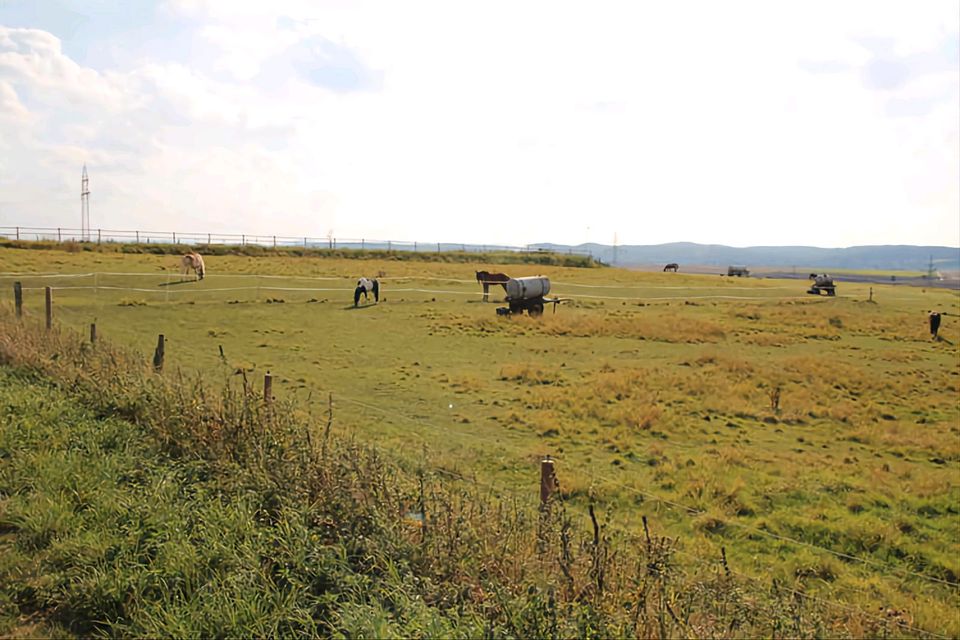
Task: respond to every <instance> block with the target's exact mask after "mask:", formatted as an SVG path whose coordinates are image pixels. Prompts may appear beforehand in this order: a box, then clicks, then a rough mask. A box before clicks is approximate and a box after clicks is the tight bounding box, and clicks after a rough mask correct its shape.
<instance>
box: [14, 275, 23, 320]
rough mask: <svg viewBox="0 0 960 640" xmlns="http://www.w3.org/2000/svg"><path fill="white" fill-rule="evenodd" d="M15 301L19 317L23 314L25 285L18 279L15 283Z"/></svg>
mask: <svg viewBox="0 0 960 640" xmlns="http://www.w3.org/2000/svg"><path fill="white" fill-rule="evenodd" d="M13 303H14V304H15V305H16V307H17V318H20V317H22V316H23V285H22V284H20V281H19V280H17V281H16V282H14V283H13Z"/></svg>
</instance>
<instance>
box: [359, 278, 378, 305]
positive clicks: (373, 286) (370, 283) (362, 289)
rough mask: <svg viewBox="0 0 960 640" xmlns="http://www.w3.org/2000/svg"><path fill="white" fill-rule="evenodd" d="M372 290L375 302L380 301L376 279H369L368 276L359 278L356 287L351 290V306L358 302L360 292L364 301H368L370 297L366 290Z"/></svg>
mask: <svg viewBox="0 0 960 640" xmlns="http://www.w3.org/2000/svg"><path fill="white" fill-rule="evenodd" d="M370 291H372V292H373V299H374V301H375V302H380V282H378V281H377V280H376V279H374V280H370V279H368V278H360V279H359V280H357V288H356V289H354V291H353V306H357V305H358V304H360V294H361V293H362V294H363V299H364V301H365V302H366V301H369V300H370V297H369V296H368V295H367V293H368V292H370Z"/></svg>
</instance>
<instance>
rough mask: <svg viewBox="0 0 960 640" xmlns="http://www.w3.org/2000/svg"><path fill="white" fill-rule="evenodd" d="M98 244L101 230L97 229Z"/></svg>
mask: <svg viewBox="0 0 960 640" xmlns="http://www.w3.org/2000/svg"><path fill="white" fill-rule="evenodd" d="M97 244H100V229H97Z"/></svg>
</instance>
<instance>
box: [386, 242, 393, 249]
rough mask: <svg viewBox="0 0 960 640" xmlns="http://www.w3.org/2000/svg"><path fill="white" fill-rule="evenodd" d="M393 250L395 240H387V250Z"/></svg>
mask: <svg viewBox="0 0 960 640" xmlns="http://www.w3.org/2000/svg"><path fill="white" fill-rule="evenodd" d="M392 250H393V242H391V241H390V240H387V251H392Z"/></svg>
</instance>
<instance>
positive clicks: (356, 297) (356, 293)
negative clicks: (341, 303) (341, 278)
mask: <svg viewBox="0 0 960 640" xmlns="http://www.w3.org/2000/svg"><path fill="white" fill-rule="evenodd" d="M361 291H363V287H357V288H356V289H354V290H353V306H357V305H358V304H360V292H361Z"/></svg>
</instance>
